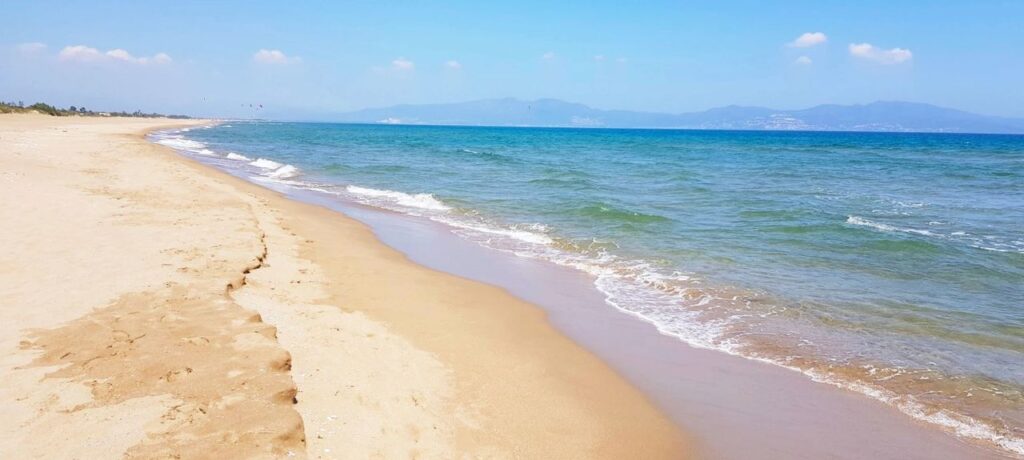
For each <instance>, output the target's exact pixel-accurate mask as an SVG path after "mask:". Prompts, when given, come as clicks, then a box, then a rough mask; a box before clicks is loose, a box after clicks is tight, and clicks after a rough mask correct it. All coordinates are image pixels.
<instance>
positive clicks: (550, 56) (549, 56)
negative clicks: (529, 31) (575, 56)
mask: <svg viewBox="0 0 1024 460" xmlns="http://www.w3.org/2000/svg"><path fill="white" fill-rule="evenodd" d="M556 57H557V56H556V55H555V52H554V51H548V52H547V53H544V54H542V55H540V58H541V59H543V60H545V61H553V60H554V59H555V58H556Z"/></svg>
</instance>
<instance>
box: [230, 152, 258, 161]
mask: <svg viewBox="0 0 1024 460" xmlns="http://www.w3.org/2000/svg"><path fill="white" fill-rule="evenodd" d="M225 158H227V159H229V160H236V161H252V158H249V157H247V156H245V155H239V154H237V153H235V152H228V154H227V157H225Z"/></svg>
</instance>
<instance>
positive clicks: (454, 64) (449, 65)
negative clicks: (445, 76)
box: [444, 59, 462, 70]
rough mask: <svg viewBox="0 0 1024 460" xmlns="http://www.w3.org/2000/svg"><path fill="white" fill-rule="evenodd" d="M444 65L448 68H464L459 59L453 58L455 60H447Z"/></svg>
mask: <svg viewBox="0 0 1024 460" xmlns="http://www.w3.org/2000/svg"><path fill="white" fill-rule="evenodd" d="M444 66H445V67H447V68H449V69H455V70H458V69H461V68H462V64H461V63H460V62H459V61H456V60H454V59H453V60H450V61H447V62H445V63H444Z"/></svg>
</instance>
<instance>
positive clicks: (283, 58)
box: [252, 49, 302, 65]
mask: <svg viewBox="0 0 1024 460" xmlns="http://www.w3.org/2000/svg"><path fill="white" fill-rule="evenodd" d="M252 61H253V62H255V63H257V64H271V65H284V64H298V63H300V62H302V58H300V57H298V56H289V55H287V54H284V52H283V51H281V50H268V49H260V50H259V51H257V52H255V53H253V55H252Z"/></svg>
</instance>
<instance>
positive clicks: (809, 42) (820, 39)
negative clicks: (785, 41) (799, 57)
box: [789, 32, 828, 48]
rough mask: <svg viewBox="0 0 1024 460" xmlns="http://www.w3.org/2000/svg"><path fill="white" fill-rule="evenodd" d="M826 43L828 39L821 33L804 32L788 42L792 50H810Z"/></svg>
mask: <svg viewBox="0 0 1024 460" xmlns="http://www.w3.org/2000/svg"><path fill="white" fill-rule="evenodd" d="M826 41H828V37H827V36H825V34H824V33H822V32H804V33H803V34H801V35H800V36H799V37H796V40H793V41H791V42H789V46H790V47H792V48H810V47H812V46H814V45H820V44H822V43H825V42H826Z"/></svg>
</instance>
